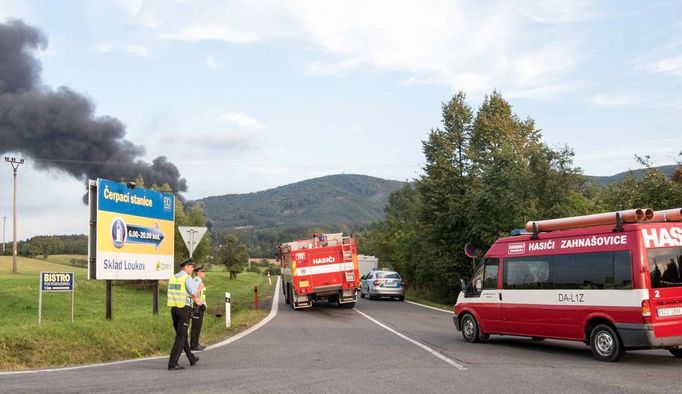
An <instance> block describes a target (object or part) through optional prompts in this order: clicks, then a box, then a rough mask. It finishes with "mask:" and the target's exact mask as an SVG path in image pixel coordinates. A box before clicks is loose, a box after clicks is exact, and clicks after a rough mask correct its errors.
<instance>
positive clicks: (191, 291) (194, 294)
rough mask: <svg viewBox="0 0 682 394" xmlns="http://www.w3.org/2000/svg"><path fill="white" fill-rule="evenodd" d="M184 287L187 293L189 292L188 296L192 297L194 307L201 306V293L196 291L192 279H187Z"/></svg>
mask: <svg viewBox="0 0 682 394" xmlns="http://www.w3.org/2000/svg"><path fill="white" fill-rule="evenodd" d="M186 286H187V291H188V292H189V294H190V296H191V297H192V301H193V302H194V305H203V302H202V301H201V300H200V299H199V296H200V295H201V291H197V290H196V286H195V282H194V279H192V278H187V282H186Z"/></svg>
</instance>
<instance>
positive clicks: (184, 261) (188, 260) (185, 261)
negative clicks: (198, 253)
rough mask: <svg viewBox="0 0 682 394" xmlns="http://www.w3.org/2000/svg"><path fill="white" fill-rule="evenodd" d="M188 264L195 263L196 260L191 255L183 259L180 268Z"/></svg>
mask: <svg viewBox="0 0 682 394" xmlns="http://www.w3.org/2000/svg"><path fill="white" fill-rule="evenodd" d="M187 264H191V265H194V260H192V258H191V257H190V258H188V259H184V260H182V262H181V263H180V268H182V267H184V266H186V265H187Z"/></svg>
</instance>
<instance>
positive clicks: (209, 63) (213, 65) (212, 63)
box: [204, 56, 221, 68]
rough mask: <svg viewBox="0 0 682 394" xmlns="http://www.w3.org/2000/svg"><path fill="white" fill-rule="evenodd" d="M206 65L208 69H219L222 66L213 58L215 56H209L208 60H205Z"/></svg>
mask: <svg viewBox="0 0 682 394" xmlns="http://www.w3.org/2000/svg"><path fill="white" fill-rule="evenodd" d="M204 64H205V65H206V67H208V68H218V67H220V66H221V64H220V63H218V61H217V60H216V59H215V58H214V57H213V56H207V57H206V60H204Z"/></svg>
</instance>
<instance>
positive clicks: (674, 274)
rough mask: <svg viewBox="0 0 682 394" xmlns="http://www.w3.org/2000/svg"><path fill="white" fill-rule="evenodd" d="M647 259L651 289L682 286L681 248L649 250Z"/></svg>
mask: <svg viewBox="0 0 682 394" xmlns="http://www.w3.org/2000/svg"><path fill="white" fill-rule="evenodd" d="M648 257H649V275H650V276H651V287H652V288H654V289H658V288H662V287H679V286H682V272H681V271H680V265H682V248H655V249H649V251H648Z"/></svg>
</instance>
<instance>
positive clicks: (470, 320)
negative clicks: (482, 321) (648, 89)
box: [462, 313, 481, 343]
mask: <svg viewBox="0 0 682 394" xmlns="http://www.w3.org/2000/svg"><path fill="white" fill-rule="evenodd" d="M462 337H464V340H465V341H466V342H469V343H476V342H479V341H480V340H481V339H480V337H479V331H478V322H476V319H475V318H474V317H473V316H471V315H470V314H468V313H467V314H466V315H464V317H463V318H462Z"/></svg>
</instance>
